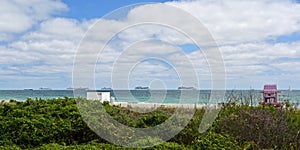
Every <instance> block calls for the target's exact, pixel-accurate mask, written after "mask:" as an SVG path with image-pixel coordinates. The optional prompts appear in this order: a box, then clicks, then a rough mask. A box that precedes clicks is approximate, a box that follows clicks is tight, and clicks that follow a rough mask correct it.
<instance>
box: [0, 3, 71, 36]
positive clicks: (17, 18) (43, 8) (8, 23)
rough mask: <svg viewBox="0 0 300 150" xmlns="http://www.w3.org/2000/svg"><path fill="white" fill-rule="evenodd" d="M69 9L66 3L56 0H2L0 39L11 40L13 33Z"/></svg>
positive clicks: (24, 29) (29, 27)
mask: <svg viewBox="0 0 300 150" xmlns="http://www.w3.org/2000/svg"><path fill="white" fill-rule="evenodd" d="M67 9H68V7H67V6H66V5H65V4H64V3H62V2H60V1H54V0H30V1H23V0H2V1H1V7H0V20H1V21H0V36H1V37H0V40H2V41H9V40H11V39H12V38H11V37H10V36H11V34H16V33H22V32H25V31H27V30H29V29H31V28H32V27H33V26H34V25H35V24H37V23H38V22H39V21H42V20H45V19H47V18H50V17H51V16H52V15H53V14H57V13H59V12H61V11H65V10H67ZM7 36H8V37H7Z"/></svg>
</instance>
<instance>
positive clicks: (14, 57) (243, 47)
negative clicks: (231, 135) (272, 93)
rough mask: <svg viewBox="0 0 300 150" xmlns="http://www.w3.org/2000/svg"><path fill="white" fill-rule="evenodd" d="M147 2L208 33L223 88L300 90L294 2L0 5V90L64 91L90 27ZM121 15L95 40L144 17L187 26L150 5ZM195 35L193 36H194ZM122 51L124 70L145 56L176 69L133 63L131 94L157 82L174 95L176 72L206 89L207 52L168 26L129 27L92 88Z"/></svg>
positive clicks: (104, 81) (105, 78) (299, 24)
mask: <svg viewBox="0 0 300 150" xmlns="http://www.w3.org/2000/svg"><path fill="white" fill-rule="evenodd" d="M148 2H160V3H165V4H168V5H171V6H175V7H177V8H180V9H182V10H184V11H186V12H188V13H189V14H190V15H192V16H194V17H195V18H197V19H198V20H199V21H200V22H201V23H202V24H203V25H204V26H205V27H206V28H207V30H208V31H209V32H210V34H211V35H212V37H213V38H214V40H215V42H216V43H217V44H218V48H219V51H220V53H221V54H222V57H223V63H224V66H225V70H226V79H225V81H226V88H227V89H234V88H235V89H249V87H250V86H251V87H252V88H256V89H261V88H262V87H263V84H267V83H276V84H278V86H279V88H281V89H287V88H288V87H289V86H291V87H293V89H300V87H299V85H300V78H299V74H300V68H299V67H298V66H299V65H300V15H299V14H300V12H299V10H300V4H299V1H294V0H284V1H268V0H254V1H237V0H228V1H222V0H199V1H158V0H151V1H138V0H131V1H129V0H124V1H107V0H105V1H99V0H90V1H84V0H61V1H56V0H41V1H30V0H28V1H24V2H21V1H16V2H14V1H10V0H3V1H2V2H1V3H2V4H1V6H2V7H1V8H0V13H1V14H3V15H2V16H0V19H1V20H2V21H1V22H2V23H1V24H0V55H1V58H0V85H1V86H0V89H24V88H34V89H37V88H40V87H49V88H53V89H65V88H67V87H71V86H73V85H72V71H73V70H72V69H73V61H74V58H75V55H76V52H77V48H78V45H79V43H80V41H81V40H82V39H83V38H84V36H85V34H86V32H88V31H89V29H90V28H91V27H92V25H93V24H94V23H96V21H97V20H98V19H100V18H101V17H103V16H104V15H107V14H109V13H110V12H112V11H114V10H116V9H119V8H120V7H123V6H126V5H132V4H137V3H148ZM139 8H143V9H139ZM123 12H130V16H127V15H128V14H127V13H124V16H119V17H124V18H123V20H114V21H111V20H110V18H109V17H106V18H103V19H102V20H101V21H100V23H99V24H102V25H103V26H104V27H105V28H107V30H105V33H95V34H98V35H99V34H100V35H101V34H103V37H104V35H106V34H109V33H110V32H117V31H116V29H117V27H118V26H120V25H122V24H126V23H129V22H130V21H135V20H138V19H139V18H147V17H149V16H147V15H150V16H151V15H153V16H155V17H158V18H159V17H162V18H163V17H166V18H168V16H171V15H173V16H172V17H169V18H168V19H170V20H171V21H177V22H178V24H181V25H183V26H184V25H186V26H189V23H188V22H182V21H181V20H180V17H176V15H175V17H174V14H168V12H165V13H158V12H164V11H163V10H157V12H156V11H153V12H152V10H151V5H140V6H138V7H132V8H130V9H126V10H125V11H123ZM123 12H120V13H123ZM149 12H150V13H149ZM177 15H180V14H177ZM127 17H128V18H127ZM190 28H193V26H192V25H190ZM106 31H107V32H106ZM198 33H200V32H199V31H197V30H196V31H195V34H198ZM100 38H101V37H100ZM145 39H152V41H151V40H150V41H147V40H146V41H145ZM143 40H144V41H143ZM153 40H156V41H158V42H153ZM160 41H163V42H160ZM134 43H136V44H134ZM157 43H160V44H157ZM126 46H127V48H128V50H127V51H130V52H131V53H130V54H128V55H129V56H127V57H128V59H124V60H122V61H123V63H124V64H122V65H129V64H132V63H131V62H130V59H131V58H132V60H134V59H140V60H145V59H144V58H147V57H150V56H158V57H161V58H162V59H166V60H170V62H172V61H173V62H176V63H177V64H178V65H177V66H176V65H174V64H171V63H170V64H168V65H166V64H164V63H166V62H167V61H166V62H161V63H158V62H159V61H156V60H155V61H153V60H151V61H140V62H137V63H136V68H135V69H132V70H133V72H132V75H130V77H132V78H131V79H130V83H129V85H130V88H132V87H134V86H139V85H141V86H150V84H151V82H152V81H154V80H156V81H157V80H159V81H160V82H164V85H165V86H166V87H167V88H171V89H175V88H177V87H178V86H181V83H180V81H179V80H178V78H179V77H178V75H177V74H176V69H179V70H180V69H181V67H182V68H185V69H186V68H193V69H194V70H195V71H196V72H197V76H198V78H199V84H198V87H199V88H201V89H209V88H210V87H211V82H212V81H211V80H210V75H211V73H210V68H209V64H208V62H207V60H206V57H205V55H204V54H205V51H209V47H205V46H201V45H200V47H198V46H196V45H195V44H194V43H193V42H192V41H189V40H188V39H186V37H184V36H182V35H180V34H179V33H178V32H175V31H174V28H173V29H172V28H166V27H165V26H146V25H144V26H143V25H140V26H137V27H131V28H128V29H126V30H124V31H122V32H120V33H118V34H117V35H116V38H115V40H112V41H111V43H110V46H109V47H107V50H106V51H105V52H106V53H105V54H102V56H103V57H105V59H104V60H103V62H101V61H100V63H99V64H97V65H98V66H97V67H96V68H98V70H97V69H96V70H95V71H96V73H95V76H96V79H95V80H96V83H97V87H99V88H100V87H104V86H105V87H111V86H112V83H111V80H110V73H111V72H109V70H112V69H113V68H112V64H113V62H114V61H115V59H116V58H119V56H120V54H121V52H122V50H124V51H126ZM128 46H130V47H128ZM199 48H200V49H199ZM181 52H183V53H181ZM132 53H133V54H132ZM182 55H184V56H186V57H187V58H188V59H189V60H190V62H191V63H192V64H193V66H189V67H187V66H188V65H189V64H188V63H189V62H187V61H182V60H180V59H179V58H180V57H181V56H182ZM100 56H101V55H100ZM127 57H126V58H127ZM143 57H144V58H143ZM126 61H127V62H126ZM170 66H173V68H172V67H170ZM174 66H176V67H178V68H174ZM102 68H105V69H106V70H105V71H103V69H102ZM82 86H85V85H82ZM192 86H194V85H192Z"/></svg>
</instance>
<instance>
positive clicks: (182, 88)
mask: <svg viewBox="0 0 300 150" xmlns="http://www.w3.org/2000/svg"><path fill="white" fill-rule="evenodd" d="M178 90H196V88H194V87H185V86H180V87H178Z"/></svg>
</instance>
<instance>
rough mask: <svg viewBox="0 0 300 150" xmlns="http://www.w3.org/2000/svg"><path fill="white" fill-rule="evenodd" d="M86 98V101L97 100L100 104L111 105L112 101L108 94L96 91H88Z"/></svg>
mask: <svg viewBox="0 0 300 150" xmlns="http://www.w3.org/2000/svg"><path fill="white" fill-rule="evenodd" d="M86 96H87V97H86V98H87V99H88V100H99V101H100V102H101V103H103V102H109V103H111V104H113V103H114V102H113V99H111V97H110V92H97V91H88V92H87V93H86Z"/></svg>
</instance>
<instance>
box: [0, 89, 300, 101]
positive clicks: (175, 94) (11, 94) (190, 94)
mask: <svg viewBox="0 0 300 150" xmlns="http://www.w3.org/2000/svg"><path fill="white" fill-rule="evenodd" d="M110 92H111V96H113V97H115V99H116V101H122V102H155V103H156V102H158V103H179V102H180V101H181V103H190V102H192V103H195V101H194V100H195V98H197V97H198V100H199V101H197V103H199V104H205V103H208V100H209V98H210V93H211V91H210V90H200V91H184V94H185V95H184V96H183V97H181V93H182V91H180V90H167V91H163V90H162V91H159V90H157V91H151V90H150V91H148V90H130V91H126V90H114V91H110ZM250 95H252V103H253V104H257V103H258V101H260V100H261V99H262V94H261V93H260V91H258V90H254V91H253V90H252V91H250V90H234V91H233V90H228V91H226V94H225V102H226V101H228V100H229V98H230V97H236V98H237V99H239V102H247V100H249V96H250ZM64 96H67V97H74V94H73V91H72V90H0V100H11V99H13V100H19V101H24V100H26V99H27V98H42V99H48V98H59V97H64ZM81 96H85V91H81ZM278 98H279V99H280V100H288V101H289V102H291V103H293V104H296V105H300V90H293V91H282V92H281V93H279V95H278ZM248 102H249V101H248Z"/></svg>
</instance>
